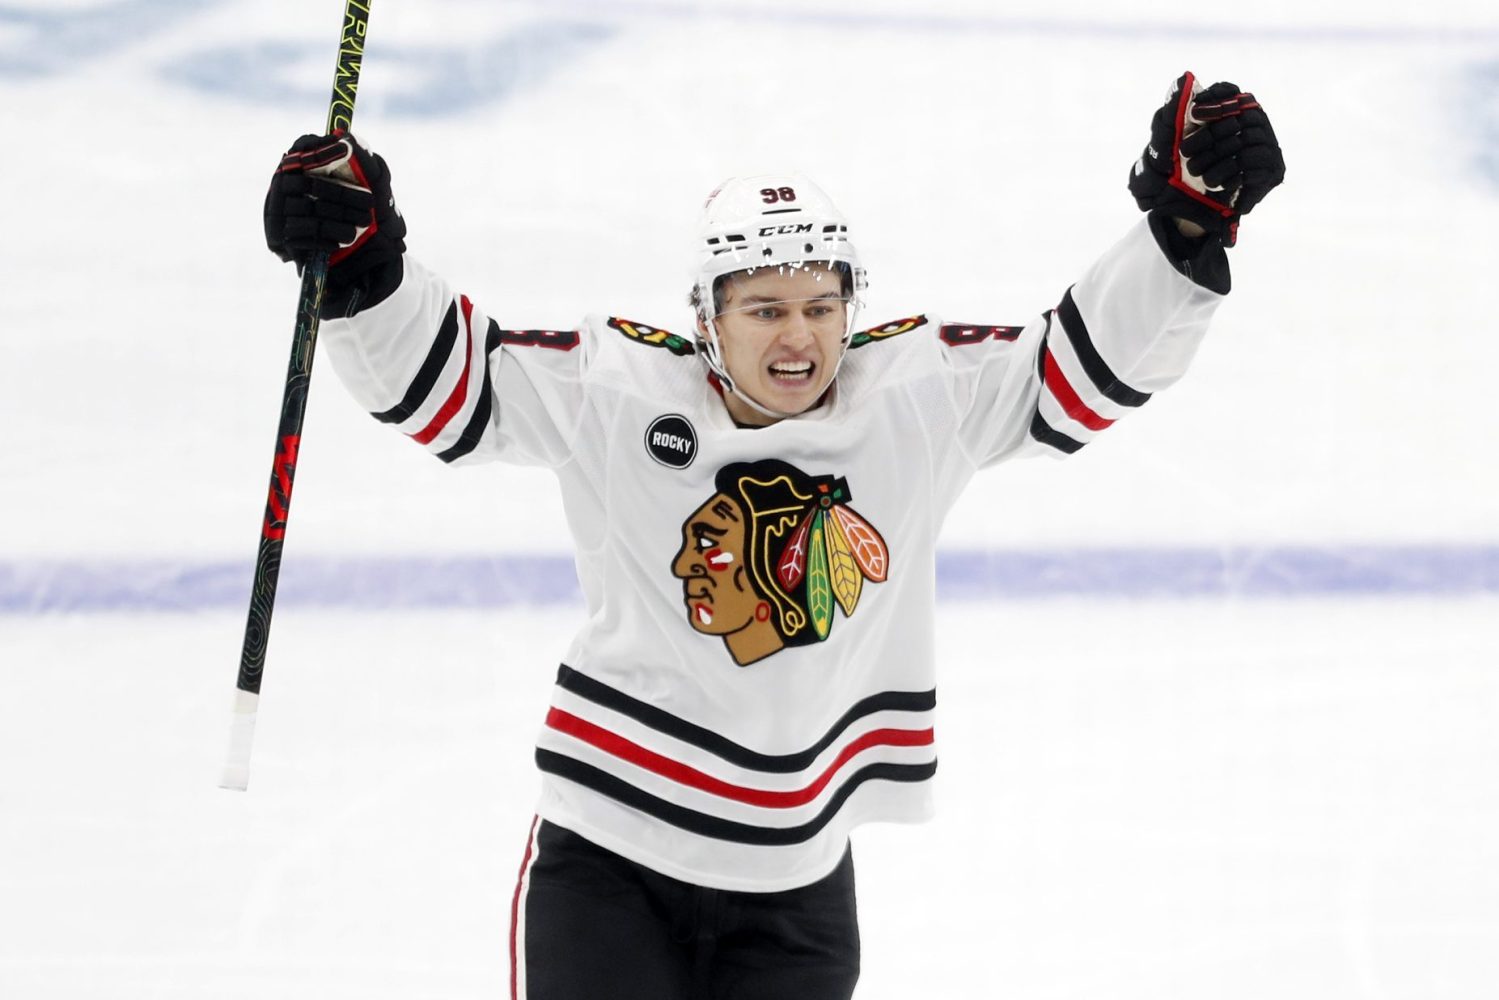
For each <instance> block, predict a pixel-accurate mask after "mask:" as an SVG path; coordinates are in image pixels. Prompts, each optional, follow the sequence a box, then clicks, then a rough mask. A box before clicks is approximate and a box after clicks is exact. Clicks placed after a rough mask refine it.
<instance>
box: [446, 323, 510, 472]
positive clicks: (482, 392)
mask: <svg viewBox="0 0 1499 1000" xmlns="http://www.w3.org/2000/svg"><path fill="white" fill-rule="evenodd" d="M500 339H501V334H500V324H498V323H496V322H495V321H494V320H490V321H489V331H488V332H487V333H486V334H485V335H484V362H483V363H484V384H483V385H482V386H480V389H479V398H478V399H477V400H476V401H475V402H474V412H473V413H472V414H471V415H470V416H469V418H468V423H467V424H465V425H464V427H463V433H462V434H460V435H458V440H457V441H455V442H453V444H452V445H451V446H449V447H447V448H445V449H443V450H442V451H440V452H438V453H437V457H438V458H440V459H442V460H443V461H444V462H451V461H453V460H455V459H459V458H462V457H463V456H464V455H467V454H468V453H469V452H471V451H473V450H474V449H475V448H477V447H479V442H480V441H481V440H483V438H484V429H485V428H486V427H488V426H489V414H490V413H491V412H492V407H493V406H494V402H493V400H492V398H491V397H492V396H493V393H494V381H493V380H492V379H491V378H490V375H489V356H490V355H491V354H493V353H494V352H495V348H497V347H499V346H500Z"/></svg>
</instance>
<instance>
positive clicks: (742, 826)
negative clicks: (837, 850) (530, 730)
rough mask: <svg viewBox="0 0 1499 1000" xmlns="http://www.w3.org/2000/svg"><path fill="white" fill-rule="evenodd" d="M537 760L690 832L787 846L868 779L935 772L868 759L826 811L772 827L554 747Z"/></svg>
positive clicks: (807, 836) (821, 823)
mask: <svg viewBox="0 0 1499 1000" xmlns="http://www.w3.org/2000/svg"><path fill="white" fill-rule="evenodd" d="M536 766H537V767H539V768H540V769H541V770H542V771H544V772H546V773H547V774H555V775H556V776H558V777H559V778H566V779H567V780H569V781H575V782H577V783H578V784H580V785H582V786H583V787H584V788H588V789H591V790H593V791H595V792H598V793H599V794H600V795H604V796H607V797H608V798H611V799H613V800H614V801H616V802H619V803H622V804H623V805H626V806H629V807H630V808H632V809H637V810H639V811H640V812H643V813H645V814H646V815H648V816H652V817H654V818H656V819H658V820H661V821H662V822H663V823H669V824H670V825H672V826H675V827H677V828H679V829H682V830H686V831H687V832H689V833H696V834H699V835H700V836H704V837H713V838H714V839H716V840H730V841H734V842H735V843H739V844H755V845H759V846H764V847H785V846H789V845H791V844H804V843H806V842H807V841H809V840H811V839H812V838H813V837H815V836H817V834H818V833H820V832H821V831H822V829H823V827H825V826H827V825H828V823H830V822H831V821H832V819H833V817H834V816H836V815H837V814H838V810H839V809H841V808H843V803H845V802H847V801H848V798H849V796H850V795H853V794H854V792H855V791H856V790H857V789H858V788H859V786H860V785H863V784H864V783H865V782H866V781H902V782H918V781H926V780H927V779H929V778H930V777H931V776H932V775H933V774H936V773H937V762H936V761H935V760H933V761H928V762H926V763H924V764H891V763H880V764H869V765H867V766H865V767H861V768H860V769H859V770H857V771H855V772H854V773H853V774H851V775H850V776H849V778H848V780H847V781H846V782H844V783H843V785H842V787H840V788H839V789H838V791H836V792H834V793H833V797H832V798H831V799H829V800H828V804H827V805H826V806H824V807H823V808H822V811H821V812H819V813H818V814H817V815H816V816H814V817H813V818H812V819H810V820H808V821H807V822H805V823H802V824H801V825H800V826H790V827H770V826H757V825H755V824H753V823H740V822H738V821H736V820H730V819H724V818H723V817H721V816H712V815H709V814H708V813H704V812H698V811H697V810H695V809H688V808H687V807H686V806H682V805H678V804H677V803H675V802H668V801H667V800H665V799H663V798H660V797H659V796H656V795H652V794H651V793H650V792H647V791H645V790H644V789H641V788H637V787H636V786H634V785H632V784H630V783H629V782H628V781H626V780H625V779H623V778H621V777H619V776H617V775H613V774H610V773H609V772H607V771H604V770H602V769H600V768H597V767H594V766H593V765H592V764H587V763H584V762H583V761H581V760H577V759H575V758H573V757H568V756H566V755H564V754H560V753H555V752H553V751H551V750H542V749H540V748H537V750H536Z"/></svg>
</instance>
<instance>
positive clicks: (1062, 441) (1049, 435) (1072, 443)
mask: <svg viewBox="0 0 1499 1000" xmlns="http://www.w3.org/2000/svg"><path fill="white" fill-rule="evenodd" d="M1031 437H1033V438H1035V439H1036V440H1037V441H1040V442H1041V443H1042V444H1046V445H1051V446H1052V447H1053V448H1055V449H1056V450H1057V451H1060V452H1063V453H1064V454H1067V455H1071V454H1073V453H1074V452H1076V451H1079V450H1080V449H1081V448H1082V447H1083V444H1084V442H1082V441H1076V440H1074V439H1072V438H1070V437H1068V436H1067V435H1066V434H1063V433H1062V432H1061V431H1059V430H1057V429H1056V428H1055V427H1053V426H1051V424H1048V423H1047V422H1046V419H1045V418H1044V417H1042V416H1041V411H1040V410H1037V411H1036V415H1035V416H1034V417H1032V418H1031Z"/></svg>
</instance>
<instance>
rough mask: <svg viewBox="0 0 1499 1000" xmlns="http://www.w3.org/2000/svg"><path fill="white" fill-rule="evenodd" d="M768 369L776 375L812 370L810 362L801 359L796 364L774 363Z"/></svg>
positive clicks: (801, 373) (803, 373) (795, 373)
mask: <svg viewBox="0 0 1499 1000" xmlns="http://www.w3.org/2000/svg"><path fill="white" fill-rule="evenodd" d="M770 370H771V371H773V372H775V373H776V374H777V375H805V374H806V373H807V372H809V371H811V370H812V362H810V361H801V362H798V363H796V364H775V365H771V366H770Z"/></svg>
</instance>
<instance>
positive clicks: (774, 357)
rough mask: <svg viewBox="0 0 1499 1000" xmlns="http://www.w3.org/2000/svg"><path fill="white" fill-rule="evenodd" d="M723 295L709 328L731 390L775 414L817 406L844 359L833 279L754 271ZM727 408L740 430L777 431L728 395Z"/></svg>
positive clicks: (813, 272)
mask: <svg viewBox="0 0 1499 1000" xmlns="http://www.w3.org/2000/svg"><path fill="white" fill-rule="evenodd" d="M723 291H724V295H723V299H724V303H723V312H722V313H720V314H719V315H718V317H717V318H716V319H715V320H714V322H715V324H716V326H717V327H718V339H719V345H720V348H721V350H722V351H723V363H724V368H725V370H726V371H728V373H729V377H730V378H732V379H733V380H734V385H735V386H736V387H737V388H738V390H739V391H740V392H743V393H746V394H748V395H749V396H750V398H752V399H753V400H754V401H755V402H757V403H759V404H760V405H761V406H763V407H765V408H766V409H768V410H775V411H777V412H778V413H801V412H802V411H804V410H808V409H810V408H812V407H813V406H815V405H816V404H817V402H818V400H820V399H821V398H822V394H823V392H825V391H826V390H827V387H828V383H829V382H831V381H832V380H833V372H834V371H835V370H836V369H837V367H838V359H839V356H840V355H841V354H842V351H843V336H844V333H845V332H846V326H847V322H848V304H847V302H846V301H845V300H844V297H843V291H842V288H841V280H840V278H839V276H838V273H837V272H836V271H830V270H828V268H827V265H825V264H820V263H809V264H805V265H803V266H800V267H766V268H758V269H756V270H754V271H748V272H740V273H739V274H736V275H733V276H731V277H730V278H729V279H728V281H726V282H725V283H724V290H723ZM724 402H725V404H726V405H727V406H728V408H729V413H730V414H731V415H732V416H733V417H734V419H735V420H737V421H738V422H739V423H741V424H758V425H765V424H771V423H775V420H776V418H774V417H767V416H766V415H765V414H763V413H760V412H759V411H758V410H755V409H753V408H752V407H750V406H748V405H746V404H745V402H744V401H743V400H742V399H739V398H738V396H736V395H735V394H733V393H728V394H726V395H725V397H724Z"/></svg>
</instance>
